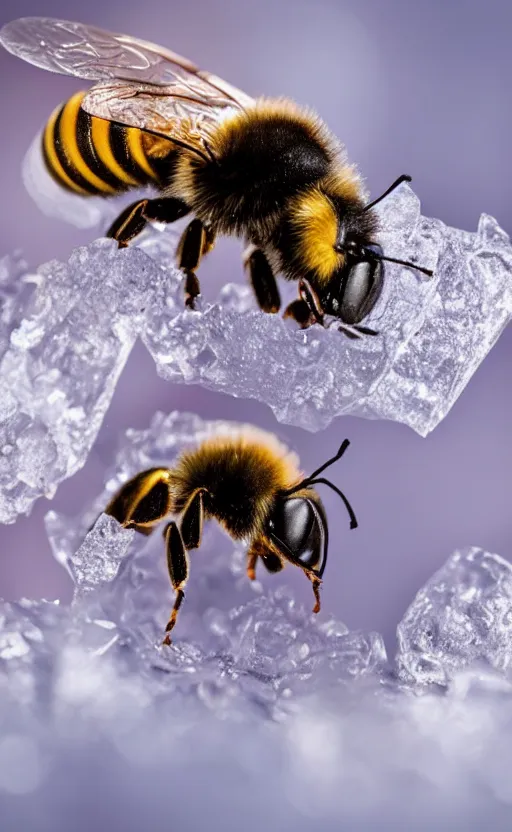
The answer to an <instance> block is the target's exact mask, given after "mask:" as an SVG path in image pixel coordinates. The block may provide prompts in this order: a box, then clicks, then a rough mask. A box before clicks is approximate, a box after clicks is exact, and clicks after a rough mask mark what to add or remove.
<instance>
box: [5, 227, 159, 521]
mask: <svg viewBox="0 0 512 832" xmlns="http://www.w3.org/2000/svg"><path fill="white" fill-rule="evenodd" d="M4 263H5V261H4ZM8 265H9V264H7V266H8ZM8 271H9V278H10V282H9V281H8V280H7V279H5V280H2V283H1V284H0V293H1V294H0V297H2V295H6V293H7V289H8V287H10V288H11V294H10V296H9V297H8V298H7V299H6V301H5V302H4V304H3V307H2V324H3V333H5V335H4V337H3V338H2V337H0V348H2V349H1V352H0V522H4V523H5V522H11V521H13V520H14V519H15V518H16V516H17V515H18V514H22V513H26V512H27V511H29V510H30V507H31V505H32V503H33V501H34V500H35V499H36V498H37V497H39V496H41V495H46V496H49V497H51V496H52V495H53V493H54V492H55V489H56V487H57V485H58V484H59V483H60V482H61V481H62V480H63V479H65V478H66V477H69V476H70V475H71V474H73V473H75V471H77V470H78V469H79V468H81V466H82V465H83V464H84V462H85V460H86V458H87V455H88V453H89V450H90V448H91V446H92V443H93V442H94V439H95V438H96V434H97V432H98V430H99V427H100V425H101V423H102V420H103V416H104V414H105V411H106V410H107V407H108V405H109V403H110V400H111V397H112V394H113V392H114V389H115V386H116V383H117V379H118V377H119V374H120V372H121V370H122V368H123V366H124V363H125V361H126V359H127V357H128V355H129V353H130V350H131V348H132V345H133V343H134V340H135V338H136V337H137V333H138V332H139V331H140V328H141V325H142V321H143V319H144V308H145V304H146V300H147V297H148V294H149V292H150V287H151V285H152V282H153V281H154V279H155V276H158V274H159V272H160V269H159V267H158V266H157V265H156V264H155V263H154V261H152V260H151V259H150V258H148V257H146V256H145V255H144V254H143V253H142V252H141V251H139V250H138V249H131V250H129V251H128V250H127V251H123V252H118V251H117V248H116V246H115V245H114V243H112V242H110V241H105V240H104V241H98V242H97V243H94V244H93V245H91V246H89V247H88V248H83V249H77V250H76V251H75V252H74V253H73V254H72V256H71V258H70V260H69V263H67V264H62V263H58V262H56V261H55V262H51V263H48V264H47V265H46V266H43V267H42V268H41V269H40V270H39V272H38V274H37V275H36V276H35V277H34V278H33V280H34V281H35V286H33V291H32V293H31V294H30V297H29V298H28V300H27V299H26V298H25V294H26V292H24V291H23V289H24V285H25V284H24V283H23V281H22V278H21V274H20V271H21V267H20V266H19V264H18V263H17V262H12V263H11V264H10V269H8ZM1 277H2V272H1V270H0V279H1ZM18 287H20V288H18Z"/></svg>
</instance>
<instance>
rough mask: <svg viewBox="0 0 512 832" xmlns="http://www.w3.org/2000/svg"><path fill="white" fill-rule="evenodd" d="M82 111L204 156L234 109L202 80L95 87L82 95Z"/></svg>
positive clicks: (114, 84) (117, 83)
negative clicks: (161, 84) (216, 131)
mask: <svg viewBox="0 0 512 832" xmlns="http://www.w3.org/2000/svg"><path fill="white" fill-rule="evenodd" d="M82 108H83V109H84V110H85V111H86V112H88V113H89V114H90V115H92V116H97V117H99V118H103V119H107V120H108V121H115V122H117V123H119V124H124V125H126V126H128V127H137V128H138V129H139V130H146V131H149V132H151V133H154V134H157V135H159V136H163V137H164V138H166V139H170V140H171V141H174V142H175V143H176V144H179V145H182V146H184V147H187V148H188V149H190V150H192V151H196V152H198V153H200V155H203V156H204V155H205V152H206V145H207V143H208V139H209V137H210V135H211V132H212V129H214V128H215V126H216V124H218V122H219V121H220V120H221V118H222V117H224V116H225V115H226V113H228V112H230V111H231V112H233V111H234V110H235V109H236V107H235V106H234V105H233V103H232V102H231V101H227V100H226V99H225V98H223V97H222V96H220V95H219V94H218V93H212V92H211V88H210V87H208V86H207V85H204V84H203V83H202V81H201V79H196V82H195V83H194V84H191V83H190V84H189V83H187V84H186V86H183V85H181V84H179V83H174V84H169V85H168V86H154V85H151V84H130V83H126V82H124V81H113V82H111V83H109V84H98V85H97V86H95V87H93V88H92V89H91V90H89V92H88V93H87V94H86V95H85V97H84V99H83V101H82Z"/></svg>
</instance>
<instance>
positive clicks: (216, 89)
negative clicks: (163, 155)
mask: <svg viewBox="0 0 512 832" xmlns="http://www.w3.org/2000/svg"><path fill="white" fill-rule="evenodd" d="M0 43H2V44H3V45H4V47H5V48H6V49H7V50H8V51H9V52H11V53H12V54H13V55H16V56H17V57H19V58H23V60H25V61H28V62H29V63H31V64H34V65H35V66H38V67H41V68H42V69H47V70H49V71H50V72H60V73H63V74H65V75H74V76H78V77H80V78H87V79H89V80H92V81H97V82H100V83H99V84H97V85H96V86H95V87H93V88H92V90H90V92H89V93H88V94H87V95H86V97H85V98H84V100H83V103H82V107H83V109H84V110H86V111H87V112H88V113H90V115H93V116H98V117H99V118H103V119H107V120H108V121H116V122H119V123H120V124H124V125H126V126H128V127H137V128H139V129H141V130H149V131H151V132H152V133H156V134H158V135H161V136H163V137H165V138H167V139H171V140H172V141H174V142H176V143H177V144H181V145H184V146H185V147H188V148H189V149H191V150H195V151H196V152H199V153H201V154H202V155H203V154H204V150H205V141H207V138H208V136H209V133H210V131H211V129H212V127H213V126H214V125H215V124H216V123H217V122H218V120H219V119H220V118H222V117H223V116H224V115H225V114H226V112H228V111H229V110H233V109H235V110H236V109H238V110H240V109H244V108H245V107H247V106H250V105H251V104H252V103H253V99H252V98H250V96H248V95H246V94H245V93H244V92H242V91H241V90H238V89H236V88H235V87H233V86H231V84H228V83H227V82H226V81H223V80H222V79H221V78H217V77H216V76H215V75H211V74H210V73H208V72H203V71H201V70H200V69H198V67H196V66H195V65H194V64H193V63H191V61H189V60H187V59H186V58H182V57H181V56H180V55H176V54H175V53H174V52H170V51H169V50H167V49H164V48H163V47H160V46H156V45H155V44H152V43H148V42H147V41H143V40H138V39H137V38H132V37H130V36H129V35H116V34H113V33H111V32H107V31H105V30H103V29H99V28H97V27H95V26H87V25H85V24H83V23H73V22H71V21H67V20H57V19H53V18H46V17H25V18H20V19H19V20H14V21H12V22H11V23H7V24H6V25H5V26H4V27H3V28H2V29H1V30H0Z"/></svg>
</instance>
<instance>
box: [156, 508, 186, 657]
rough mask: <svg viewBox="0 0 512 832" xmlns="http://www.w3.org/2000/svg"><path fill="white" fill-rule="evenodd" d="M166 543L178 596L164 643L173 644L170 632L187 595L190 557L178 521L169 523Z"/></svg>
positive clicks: (166, 530)
mask: <svg viewBox="0 0 512 832" xmlns="http://www.w3.org/2000/svg"><path fill="white" fill-rule="evenodd" d="M164 537H165V545H166V551H167V568H168V570H169V577H170V579H171V583H172V585H173V587H174V589H175V590H176V598H175V601H174V606H173V608H172V611H171V614H170V616H169V621H168V622H167V626H166V628H165V638H164V640H163V642H162V644H166V645H169V644H171V637H170V635H169V634H170V632H171V630H172V629H173V627H174V625H175V624H176V619H177V618H178V611H179V609H180V607H181V604H182V602H183V599H184V597H185V592H184V587H185V584H186V583H187V580H188V557H187V550H186V548H185V544H184V542H183V538H182V536H181V532H180V530H179V529H178V527H177V525H176V523H175V522H174V521H173V522H171V523H169V525H168V526H167V527H166V529H165V532H164Z"/></svg>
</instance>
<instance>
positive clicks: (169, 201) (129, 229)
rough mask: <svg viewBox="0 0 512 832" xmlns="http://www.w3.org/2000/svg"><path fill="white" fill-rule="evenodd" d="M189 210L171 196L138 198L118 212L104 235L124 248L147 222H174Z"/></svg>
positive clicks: (180, 201) (183, 203)
mask: <svg viewBox="0 0 512 832" xmlns="http://www.w3.org/2000/svg"><path fill="white" fill-rule="evenodd" d="M189 211H190V208H189V207H188V205H187V204H186V203H185V202H183V201H182V200H181V199H174V198H173V197H163V198H162V199H139V200H138V201H137V202H133V203H132V204H131V205H128V207H127V208H125V209H124V211H123V212H122V213H121V214H119V216H118V218H117V219H116V220H115V221H114V222H113V223H112V225H111V226H110V228H109V230H108V231H107V234H106V236H107V237H112V238H113V239H114V240H117V242H118V244H119V248H124V247H125V246H127V245H128V243H129V242H130V241H131V240H133V239H134V237H137V235H138V234H140V233H141V232H142V231H144V229H145V227H146V225H147V224H148V222H165V223H171V222H176V220H179V219H181V217H184V216H185V215H186V214H188V213H189Z"/></svg>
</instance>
